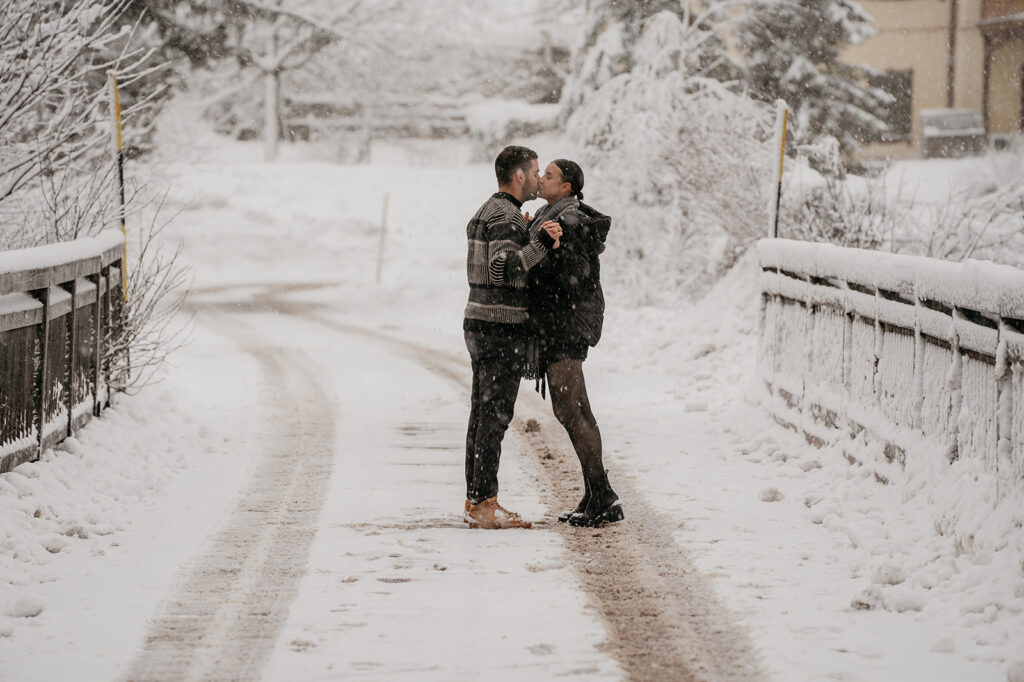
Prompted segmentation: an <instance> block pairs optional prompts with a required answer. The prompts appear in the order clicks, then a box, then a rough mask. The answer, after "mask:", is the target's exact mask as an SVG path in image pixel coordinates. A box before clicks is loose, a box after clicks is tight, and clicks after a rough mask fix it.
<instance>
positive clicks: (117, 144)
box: [107, 71, 128, 301]
mask: <svg viewBox="0 0 1024 682" xmlns="http://www.w3.org/2000/svg"><path fill="white" fill-rule="evenodd" d="M107 76H109V77H110V119H111V126H112V127H111V130H110V132H111V138H112V140H113V143H114V158H115V160H116V163H117V189H118V198H119V200H120V206H119V211H118V212H119V214H120V218H121V234H122V235H124V244H123V246H122V252H121V285H122V289H123V290H124V291H123V294H124V300H125V301H127V300H128V230H127V228H126V227H125V219H124V213H125V208H124V147H123V145H122V141H121V93H119V92H118V90H117V76H115V75H114V72H113V71H107Z"/></svg>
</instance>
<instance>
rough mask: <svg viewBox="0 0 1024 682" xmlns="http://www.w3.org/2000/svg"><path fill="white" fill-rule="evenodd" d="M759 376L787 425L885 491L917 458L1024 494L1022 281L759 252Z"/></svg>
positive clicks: (826, 253) (810, 251)
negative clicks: (974, 468) (986, 476)
mask: <svg viewBox="0 0 1024 682" xmlns="http://www.w3.org/2000/svg"><path fill="white" fill-rule="evenodd" d="M758 252H759V256H760V262H761V269H762V274H761V291H762V299H763V305H762V313H763V314H762V325H761V333H762V335H761V340H760V350H759V352H760V358H759V367H760V371H761V374H762V376H763V378H764V380H765V382H766V383H767V385H768V388H769V391H770V392H771V395H772V398H771V399H770V409H771V411H772V413H773V415H774V416H775V418H776V420H777V421H779V422H780V423H783V424H784V425H786V426H788V427H790V428H793V429H795V430H798V431H801V432H803V433H804V435H805V436H806V437H807V439H808V440H809V441H811V442H813V443H815V444H817V445H837V446H839V447H841V448H842V451H843V453H844V454H845V455H846V457H847V458H848V459H850V460H851V462H860V463H864V464H868V465H870V466H872V467H873V468H874V470H875V475H876V477H878V478H879V479H880V480H882V481H885V480H887V479H888V478H889V476H890V475H891V474H892V473H894V472H895V471H898V470H899V469H901V468H903V467H904V466H905V465H906V464H907V462H908V457H925V458H932V459H934V458H935V457H941V456H945V458H946V459H948V460H949V461H953V460H955V459H957V458H971V459H973V460H976V461H977V462H978V463H979V464H980V465H981V466H982V467H983V468H984V470H985V471H986V472H988V473H990V474H992V475H993V476H995V478H996V481H997V489H998V490H997V494H999V491H1005V490H1006V488H1007V486H1019V485H1020V484H1021V482H1022V481H1024V271H1021V270H1017V269H1015V268H1011V267H1007V266H1000V265H995V264H991V263H981V262H968V263H952V262H947V261H939V260H934V259H928V258H919V257H912V256H903V255H896V254H888V253H880V252H872V251H864V250H860V249H845V248H840V247H836V246H831V245H828V244H814V243H807V242H797V241H791V240H784V239H771V240H763V241H761V242H759V243H758Z"/></svg>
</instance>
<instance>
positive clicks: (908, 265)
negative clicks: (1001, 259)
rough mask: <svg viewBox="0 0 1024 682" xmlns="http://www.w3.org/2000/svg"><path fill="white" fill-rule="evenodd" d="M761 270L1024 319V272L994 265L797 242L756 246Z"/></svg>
mask: <svg viewBox="0 0 1024 682" xmlns="http://www.w3.org/2000/svg"><path fill="white" fill-rule="evenodd" d="M757 251H758V255H759V258H760V262H761V267H762V268H778V269H780V270H786V271H788V272H793V273H797V274H802V275H810V276H812V277H821V278H827V279H838V280H844V281H846V282H853V283H856V284H860V285H863V286H868V287H875V288H879V289H885V290H888V291H896V292H899V293H901V294H904V295H907V296H913V295H916V296H917V297H918V298H919V299H924V300H930V301H938V302H942V303H946V304H949V305H955V306H958V307H961V308H968V309H971V310H976V311H979V312H987V313H994V314H998V315H1002V316H1004V317H1012V318H1016V319H1024V270H1018V269H1017V268H1014V267H1011V266H1008V265H999V264H996V263H992V262H989V261H977V260H968V261H966V262H964V263H955V262H952V261H944V260H939V259H936V258H925V257H924V256H909V255H905V254H896V253H885V252H882V251H869V250H866V249H851V248H843V247H839V246H834V245H832V244H821V243H817V242H803V241H796V240H792V239H762V240H760V241H758V242H757Z"/></svg>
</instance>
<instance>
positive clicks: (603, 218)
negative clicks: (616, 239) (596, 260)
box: [579, 201, 612, 251]
mask: <svg viewBox="0 0 1024 682" xmlns="http://www.w3.org/2000/svg"><path fill="white" fill-rule="evenodd" d="M579 212H580V228H581V231H582V232H583V234H584V235H586V236H588V237H589V238H591V239H593V240H594V241H595V242H596V243H597V244H598V245H599V249H600V250H601V251H604V243H605V240H607V239H608V231H609V230H610V229H611V227H612V219H611V216H607V215H605V214H604V213H601V212H600V211H598V210H597V209H596V208H594V207H593V206H589V205H587V204H584V203H583V202H582V201H581V202H580V207H579Z"/></svg>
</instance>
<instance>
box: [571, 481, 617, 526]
mask: <svg viewBox="0 0 1024 682" xmlns="http://www.w3.org/2000/svg"><path fill="white" fill-rule="evenodd" d="M590 491H591V492H590V502H589V503H588V504H587V507H586V509H584V510H583V511H582V512H577V513H575V514H573V515H572V516H570V517H569V519H568V522H569V525H571V526H584V527H587V528H596V527H597V526H600V525H601V524H604V523H615V522H616V521H621V520H622V519H624V518H626V515H625V514H624V513H623V512H622V504H621V503H620V502H619V496H618V495H616V494H615V491H614V490H612V487H611V485H610V484H609V483H608V472H607V471H606V472H604V474H603V475H601V477H600V478H599V479H598V480H595V481H593V482H592V483H591V484H590Z"/></svg>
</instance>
